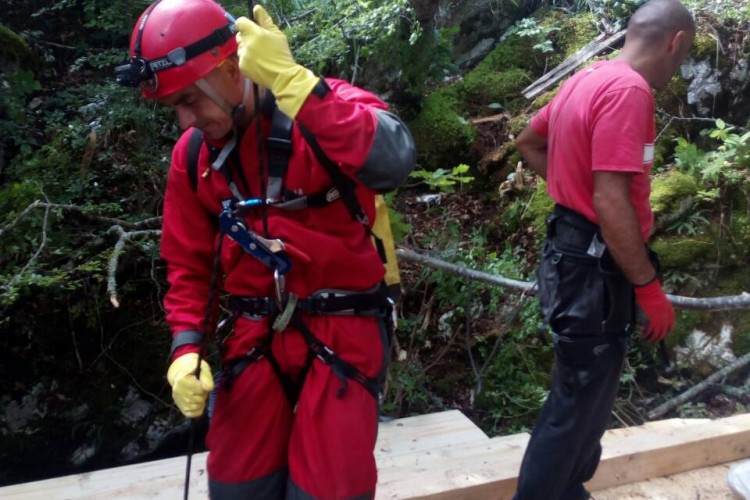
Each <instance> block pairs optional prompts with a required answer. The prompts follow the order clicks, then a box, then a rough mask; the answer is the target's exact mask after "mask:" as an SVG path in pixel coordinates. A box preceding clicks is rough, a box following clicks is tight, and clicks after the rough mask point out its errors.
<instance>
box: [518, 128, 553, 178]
mask: <svg viewBox="0 0 750 500" xmlns="http://www.w3.org/2000/svg"><path fill="white" fill-rule="evenodd" d="M516 148H517V149H518V151H519V152H520V153H521V156H523V159H524V160H526V163H528V164H529V167H531V169H532V170H533V171H534V172H536V174H537V175H538V176H540V177H541V178H542V179H545V180H546V179H547V138H546V137H544V136H542V135H539V134H537V133H536V132H534V129H532V128H531V126H527V127H526V128H525V129H523V131H522V132H521V133H520V134H519V136H518V138H517V139H516Z"/></svg>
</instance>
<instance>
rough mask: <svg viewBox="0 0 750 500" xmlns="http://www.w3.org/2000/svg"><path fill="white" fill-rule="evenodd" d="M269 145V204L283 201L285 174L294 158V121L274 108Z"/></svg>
mask: <svg viewBox="0 0 750 500" xmlns="http://www.w3.org/2000/svg"><path fill="white" fill-rule="evenodd" d="M266 143H267V144H268V186H267V189H266V198H267V199H268V202H269V203H275V202H278V201H281V195H282V189H283V185H284V173H286V169H287V167H288V166H289V158H290V157H291V156H292V119H291V118H289V117H288V116H286V115H285V114H284V113H282V112H281V110H280V109H279V107H278V106H274V109H273V114H272V115H271V134H270V135H269V137H268V140H267V142H266Z"/></svg>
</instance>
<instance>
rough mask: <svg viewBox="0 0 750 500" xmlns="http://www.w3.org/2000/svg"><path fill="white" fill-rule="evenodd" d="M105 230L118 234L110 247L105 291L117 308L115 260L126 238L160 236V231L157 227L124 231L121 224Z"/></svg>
mask: <svg viewBox="0 0 750 500" xmlns="http://www.w3.org/2000/svg"><path fill="white" fill-rule="evenodd" d="M107 232H108V233H113V232H114V233H117V234H118V235H119V238H118V239H117V243H115V247H114V248H113V249H112V255H111V256H110V257H109V265H108V266H107V293H109V301H110V302H111V303H112V305H113V306H114V307H116V308H117V307H120V301H119V299H118V298H117V280H116V277H115V275H116V274H117V262H118V261H119V259H120V254H121V253H122V251H123V249H124V248H125V243H126V242H127V241H128V240H131V239H133V238H138V237H140V236H160V235H161V231H160V230H159V229H148V230H143V231H130V232H125V230H124V229H123V228H122V227H121V226H112V227H111V228H109V230H108V231H107Z"/></svg>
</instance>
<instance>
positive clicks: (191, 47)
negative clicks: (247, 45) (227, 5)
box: [115, 0, 237, 99]
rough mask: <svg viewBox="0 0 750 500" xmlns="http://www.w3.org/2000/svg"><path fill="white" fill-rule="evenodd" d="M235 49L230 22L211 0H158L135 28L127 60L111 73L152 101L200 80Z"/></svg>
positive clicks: (229, 17)
mask: <svg viewBox="0 0 750 500" xmlns="http://www.w3.org/2000/svg"><path fill="white" fill-rule="evenodd" d="M236 51H237V41H236V39H235V28H234V19H233V18H232V16H231V15H229V14H228V13H227V12H226V11H225V10H224V9H223V8H222V7H221V6H220V5H219V4H218V3H216V2H215V1H214V0H157V1H156V2H154V3H152V4H151V5H150V6H149V7H148V8H147V9H146V10H145V11H144V12H143V14H141V17H140V18H138V22H137V23H136V25H135V28H133V34H132V36H131V37H130V55H131V56H132V58H131V60H130V62H129V63H128V64H127V65H125V66H121V67H119V68H118V69H116V70H115V71H116V72H117V71H121V72H122V75H121V73H117V80H118V82H119V83H122V84H125V85H132V84H139V85H140V86H141V95H142V96H143V97H145V98H149V99H154V98H158V97H164V96H166V95H169V94H172V93H174V92H177V91H178V90H181V89H183V88H185V87H187V86H188V85H191V84H192V83H194V82H195V81H197V80H198V79H200V78H203V77H204V76H206V75H207V74H208V73H209V72H211V71H212V70H213V69H214V68H215V67H216V66H218V65H219V63H221V62H222V61H223V60H224V59H226V58H227V57H229V56H230V55H232V54H234V53H235V52H236ZM121 68H125V69H124V70H121ZM125 73H127V74H125Z"/></svg>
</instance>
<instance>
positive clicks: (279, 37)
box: [235, 5, 318, 119]
mask: <svg viewBox="0 0 750 500" xmlns="http://www.w3.org/2000/svg"><path fill="white" fill-rule="evenodd" d="M253 15H254V16H255V19H256V21H257V24H256V23H254V22H252V21H250V20H249V19H247V18H246V17H240V18H239V19H237V22H236V24H235V25H236V26H237V43H238V44H239V48H238V49H237V54H238V55H239V57H240V69H241V70H242V73H243V74H244V75H245V76H247V77H248V78H250V79H251V80H252V81H253V82H255V83H257V84H258V85H261V86H263V87H265V88H267V89H270V90H271V92H273V95H274V96H276V102H277V103H278V106H279V109H280V110H281V111H282V112H283V113H284V114H285V115H287V116H288V117H289V118H292V119H294V117H295V116H297V113H298V112H299V110H300V108H301V107H302V104H303V103H304V102H305V99H307V96H308V95H310V92H312V90H313V88H314V87H315V85H317V83H318V77H317V76H315V74H314V73H313V72H312V71H310V70H309V69H307V68H305V67H304V66H300V65H299V64H297V63H296V62H295V61H294V57H292V52H291V51H290V50H289V42H288V40H287V39H286V35H285V34H284V33H283V32H282V31H281V30H280V29H279V27H278V26H276V25H275V24H274V23H273V19H271V16H269V15H268V12H266V10H265V9H264V8H263V7H261V6H260V5H256V6H255V7H254V8H253Z"/></svg>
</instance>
